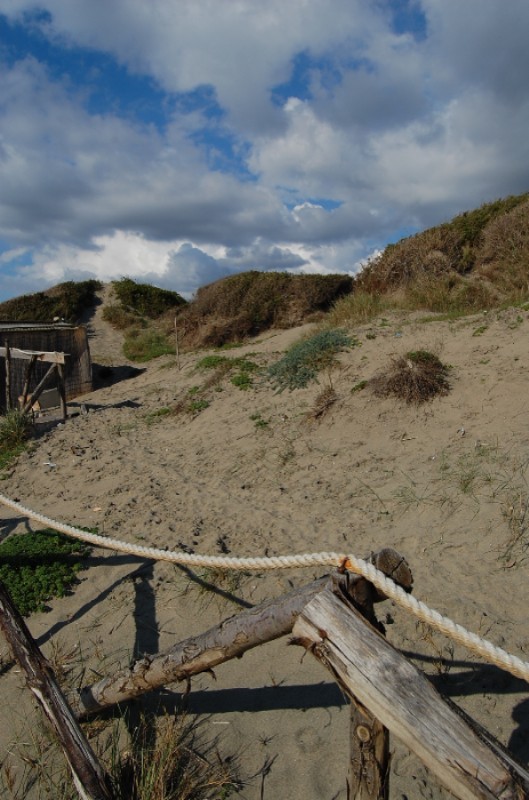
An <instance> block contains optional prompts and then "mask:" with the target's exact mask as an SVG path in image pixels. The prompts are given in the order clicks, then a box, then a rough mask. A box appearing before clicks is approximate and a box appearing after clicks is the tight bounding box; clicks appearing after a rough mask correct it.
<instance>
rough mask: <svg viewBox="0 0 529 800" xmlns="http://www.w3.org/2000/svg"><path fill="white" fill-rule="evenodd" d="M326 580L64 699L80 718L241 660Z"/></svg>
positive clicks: (288, 624)
mask: <svg viewBox="0 0 529 800" xmlns="http://www.w3.org/2000/svg"><path fill="white" fill-rule="evenodd" d="M328 582H329V578H328V577H325V578H320V579H319V580H317V581H314V582H313V583H311V584H308V585H307V586H303V587H302V588H301V589H297V590H295V591H293V592H289V593H288V594H286V595H282V596H281V597H280V598H278V599H276V600H271V601H268V602H266V603H263V604H261V605H259V606H256V607H255V608H250V609H248V610H245V611H241V612H240V613H239V614H236V615H235V616H233V617H230V618H229V619H225V620H223V622H221V623H220V624H219V625H216V626H215V627H213V628H210V629H209V630H208V631H206V632H205V633H201V634H199V635H198V636H192V637H190V638H189V639H185V640H184V641H182V642H179V643H178V644H176V645H174V646H173V647H172V648H171V649H170V650H166V651H165V652H164V653H158V654H157V655H145V656H144V657H143V658H140V659H139V660H137V661H136V662H135V663H134V664H133V665H132V667H131V668H130V669H122V670H120V671H119V672H117V673H115V674H114V675H110V676H108V677H107V678H103V679H102V680H100V681H98V682H97V683H95V684H93V685H92V686H85V687H84V688H82V689H81V690H80V691H79V692H77V693H72V694H71V695H69V697H68V700H69V703H70V705H71V706H72V708H73V710H74V712H75V713H76V714H77V715H78V716H79V717H82V716H86V715H88V714H93V713H94V712H96V711H100V710H101V709H103V708H107V707H109V706H113V705H117V704H118V703H123V702H125V701H126V700H131V699H132V698H134V697H137V696H139V695H141V694H145V693H146V692H150V691H152V690H153V689H158V688H160V687H161V686H166V685H167V684H170V683H175V682H178V681H184V680H188V679H189V678H191V677H192V676H193V675H198V674H199V673H200V672H208V671H209V670H212V669H213V668H214V667H216V666H218V665H219V664H222V663H223V662H224V661H229V660H230V659H232V658H240V657H241V656H242V655H244V653H246V651H247V650H251V649H252V648H254V647H257V646H258V645H260V644H264V643H265V642H271V641H272V640H274V639H278V638H279V637H280V636H286V635H287V634H288V633H290V632H291V631H292V626H293V625H294V621H295V619H296V617H297V616H298V614H299V613H300V612H301V610H302V609H303V607H304V606H305V605H306V604H307V603H308V602H309V601H310V600H311V599H312V598H313V597H314V595H316V594H317V593H318V592H321V590H322V589H323V588H324V586H325V585H326V584H327V583H328Z"/></svg>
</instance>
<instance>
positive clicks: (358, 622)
mask: <svg viewBox="0 0 529 800" xmlns="http://www.w3.org/2000/svg"><path fill="white" fill-rule="evenodd" d="M293 636H294V639H295V641H296V643H298V644H302V645H303V646H304V647H306V648H307V649H309V650H310V651H311V652H312V653H313V654H314V655H315V657H316V658H317V659H318V660H319V661H321V663H322V664H323V665H324V666H325V667H327V668H328V669H329V670H330V671H331V673H332V674H333V675H334V677H335V678H336V679H337V680H338V682H339V683H340V685H341V686H342V688H343V690H344V691H345V692H346V693H347V694H349V695H353V696H356V697H357V698H358V699H359V700H360V702H361V703H362V704H363V705H364V706H365V707H366V708H367V709H369V711H370V712H371V713H372V714H373V715H374V716H375V717H377V719H379V720H380V721H381V722H382V723H383V724H384V725H385V726H386V727H387V728H388V729H389V730H390V731H391V732H392V733H394V734H395V735H396V736H398V737H399V738H400V739H401V740H402V741H403V742H404V744H405V745H406V746H407V747H408V748H409V749H410V750H412V751H413V752H414V753H416V755H418V756H419V758H421V760H422V761H423V762H424V763H425V764H426V766H427V767H428V769H430V770H431V771H432V772H433V773H434V774H435V775H437V777H438V778H439V780H440V781H441V782H442V783H443V784H444V785H445V786H446V787H447V788H448V789H449V790H450V791H451V792H452V794H453V795H454V796H455V797H458V798H460V800H522V799H523V798H526V799H527V798H528V797H529V773H527V772H526V771H525V770H524V769H523V767H521V766H519V765H517V764H516V762H515V761H514V760H513V759H512V758H511V757H510V756H508V755H504V754H503V753H502V749H501V746H500V745H498V744H496V745H495V747H494V748H493V747H490V746H489V743H488V742H487V741H486V737H480V736H478V735H477V734H476V733H475V731H474V730H472V728H471V727H470V726H469V725H467V724H466V722H465V721H464V720H463V719H462V718H461V716H460V715H458V714H457V713H456V712H455V711H454V710H453V708H451V707H449V706H448V705H447V704H446V703H445V702H443V699H442V698H441V696H440V695H439V694H438V692H437V691H436V690H435V689H434V688H433V686H432V685H431V684H430V683H429V681H428V680H427V679H426V677H425V676H424V675H423V674H422V673H421V672H420V671H419V670H418V669H417V668H416V667H415V666H414V665H413V664H411V662H409V661H408V660H407V659H405V658H404V656H402V655H401V654H400V653H399V652H398V651H397V650H395V648H393V647H392V646H391V645H390V644H389V643H388V642H387V641H386V640H385V639H384V638H383V636H381V635H380V634H379V633H378V632H377V631H376V630H374V628H372V627H371V626H370V625H368V624H367V623H366V622H365V620H363V619H362V617H361V616H360V615H359V614H357V613H356V612H355V611H354V610H352V609H350V608H348V607H346V605H345V604H344V603H343V602H342V601H341V600H340V599H339V598H338V597H337V596H336V595H335V594H333V593H332V592H331V591H329V590H327V589H326V590H324V591H323V592H320V593H319V594H318V595H317V596H316V597H315V598H314V599H313V600H312V601H311V602H310V603H309V604H308V605H307V606H306V607H305V608H304V610H303V611H302V613H301V614H300V615H299V616H298V618H297V621H296V623H295V625H294V628H293Z"/></svg>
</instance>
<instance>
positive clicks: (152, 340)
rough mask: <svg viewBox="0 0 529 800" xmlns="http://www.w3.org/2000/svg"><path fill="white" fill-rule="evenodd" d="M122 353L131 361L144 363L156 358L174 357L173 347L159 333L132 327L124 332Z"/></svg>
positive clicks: (153, 330) (149, 329)
mask: <svg viewBox="0 0 529 800" xmlns="http://www.w3.org/2000/svg"><path fill="white" fill-rule="evenodd" d="M123 353H124V354H125V356H126V358H128V359H130V360H131V361H138V362H145V361H150V360H151V359H153V358H158V356H166V355H174V354H175V346H174V343H172V342H171V341H170V340H169V339H168V337H167V336H165V335H164V334H163V333H162V332H161V331H158V330H155V329H154V328H146V329H144V330H140V329H138V328H135V327H134V328H129V329H128V330H127V332H126V335H125V341H124V343H123Z"/></svg>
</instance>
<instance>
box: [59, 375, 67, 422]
mask: <svg viewBox="0 0 529 800" xmlns="http://www.w3.org/2000/svg"><path fill="white" fill-rule="evenodd" d="M57 384H58V389H59V398H60V406H61V415H62V420H63V422H66V418H67V411H66V386H65V383H64V367H63V366H62V364H57Z"/></svg>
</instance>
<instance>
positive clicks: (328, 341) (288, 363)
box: [268, 329, 359, 392]
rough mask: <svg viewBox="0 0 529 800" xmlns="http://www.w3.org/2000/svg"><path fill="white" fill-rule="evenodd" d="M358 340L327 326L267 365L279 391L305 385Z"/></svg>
mask: <svg viewBox="0 0 529 800" xmlns="http://www.w3.org/2000/svg"><path fill="white" fill-rule="evenodd" d="M358 344H359V342H358V340H357V339H354V338H353V337H351V336H348V334H346V333H345V331H343V330H340V329H336V330H324V331H320V332H319V333H316V334H315V335H314V336H311V337H310V338H308V339H305V340H303V341H301V342H297V343H296V344H294V345H293V346H292V347H291V348H290V349H289V350H287V352H286V353H285V355H284V356H283V357H282V358H281V359H279V361H277V362H276V363H275V364H272V366H271V367H269V368H268V377H269V378H270V380H271V381H272V383H273V384H274V385H275V387H276V388H277V390H278V391H279V392H282V391H284V390H285V389H290V390H291V391H292V390H293V389H304V388H305V387H306V386H307V385H308V384H309V383H310V382H311V381H313V380H316V378H317V374H318V372H320V370H322V369H325V368H330V367H332V366H334V365H335V363H336V356H337V354H338V353H340V352H342V351H343V350H346V349H349V348H351V347H355V346H357V345H358Z"/></svg>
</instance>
